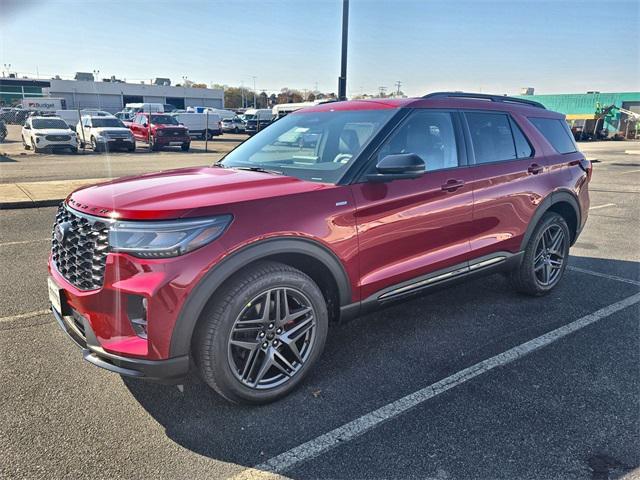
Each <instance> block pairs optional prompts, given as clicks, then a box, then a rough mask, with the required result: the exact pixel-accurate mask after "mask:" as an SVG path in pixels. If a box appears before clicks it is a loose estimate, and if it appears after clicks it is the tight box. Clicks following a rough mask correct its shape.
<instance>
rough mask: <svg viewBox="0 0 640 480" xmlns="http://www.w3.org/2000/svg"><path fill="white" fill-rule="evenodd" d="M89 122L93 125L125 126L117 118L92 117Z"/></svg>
mask: <svg viewBox="0 0 640 480" xmlns="http://www.w3.org/2000/svg"><path fill="white" fill-rule="evenodd" d="M91 124H92V125H93V126H94V127H98V128H101V127H115V128H126V127H125V126H124V124H123V123H122V122H121V121H120V120H118V119H117V118H104V117H103V118H92V119H91Z"/></svg>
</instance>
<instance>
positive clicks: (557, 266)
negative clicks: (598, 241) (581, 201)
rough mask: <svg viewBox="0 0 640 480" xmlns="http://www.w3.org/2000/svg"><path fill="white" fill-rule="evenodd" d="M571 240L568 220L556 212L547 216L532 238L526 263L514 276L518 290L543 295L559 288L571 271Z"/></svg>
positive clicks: (512, 275) (526, 251)
mask: <svg viewBox="0 0 640 480" xmlns="http://www.w3.org/2000/svg"><path fill="white" fill-rule="evenodd" d="M570 240H571V234H570V232H569V227H568V226H567V222H566V221H565V220H564V218H563V217H562V216H561V215H559V214H557V213H555V212H547V213H545V214H544V215H543V216H542V218H541V219H540V222H539V223H538V225H537V227H536V228H535V230H534V231H533V235H531V238H530V239H529V243H528V244H527V247H526V250H525V254H524V258H523V259H522V263H521V264H520V266H519V267H518V268H517V269H516V270H514V271H513V272H512V273H511V280H512V283H513V285H514V287H515V289H516V290H518V291H519V292H521V293H525V294H527V295H533V296H541V295H546V294H547V293H549V292H550V291H551V290H552V289H553V288H554V287H555V286H556V285H558V283H560V280H561V279H562V276H563V275H564V271H565V269H566V268H567V262H568V260H569V243H570Z"/></svg>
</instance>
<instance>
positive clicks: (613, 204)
mask: <svg viewBox="0 0 640 480" xmlns="http://www.w3.org/2000/svg"><path fill="white" fill-rule="evenodd" d="M615 206H616V204H615V203H605V204H604V205H596V206H595V207H591V208H590V209H589V210H598V209H599V208H605V207H615Z"/></svg>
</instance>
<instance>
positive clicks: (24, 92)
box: [0, 75, 224, 113]
mask: <svg viewBox="0 0 640 480" xmlns="http://www.w3.org/2000/svg"><path fill="white" fill-rule="evenodd" d="M76 77H77V78H87V79H85V80H60V79H51V80H34V79H17V78H0V102H2V104H4V105H14V104H16V103H19V102H20V101H21V100H22V99H23V98H26V97H40V96H48V97H54V98H62V99H63V100H64V104H65V105H66V108H68V109H77V108H98V109H100V110H106V111H108V112H111V113H116V112H118V111H120V110H122V108H123V107H124V106H125V105H126V104H127V103H143V102H145V103H170V104H171V105H174V106H175V107H176V108H181V109H184V108H187V107H190V106H194V107H195V106H204V107H213V108H224V91H223V90H222V89H211V88H190V87H182V86H180V87H179V86H171V85H168V83H170V82H169V81H168V79H161V80H163V81H162V82H157V84H142V83H126V82H121V81H115V80H107V81H99V82H96V81H93V80H92V76H90V77H83V76H82V75H80V76H76Z"/></svg>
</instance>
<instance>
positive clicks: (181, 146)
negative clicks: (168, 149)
mask: <svg viewBox="0 0 640 480" xmlns="http://www.w3.org/2000/svg"><path fill="white" fill-rule="evenodd" d="M189 147H191V142H188V143H183V144H182V145H180V150H182V151H183V152H188V151H189Z"/></svg>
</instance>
